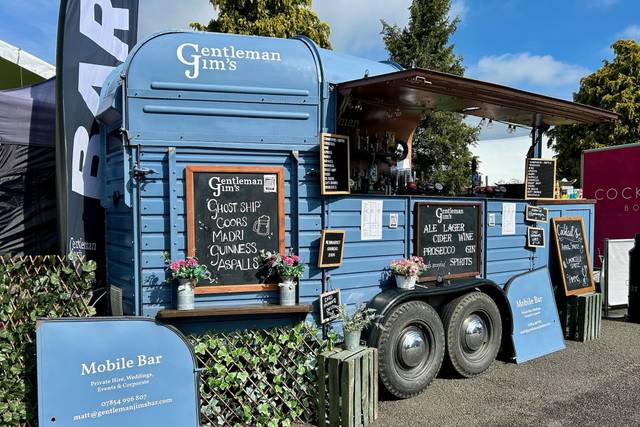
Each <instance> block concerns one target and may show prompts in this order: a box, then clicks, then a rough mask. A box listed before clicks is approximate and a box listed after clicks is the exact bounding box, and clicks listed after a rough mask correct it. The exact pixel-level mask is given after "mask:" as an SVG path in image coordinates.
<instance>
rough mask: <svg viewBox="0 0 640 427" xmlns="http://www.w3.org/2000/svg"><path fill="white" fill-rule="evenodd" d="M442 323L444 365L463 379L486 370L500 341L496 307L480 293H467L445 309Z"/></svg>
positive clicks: (498, 312)
mask: <svg viewBox="0 0 640 427" xmlns="http://www.w3.org/2000/svg"><path fill="white" fill-rule="evenodd" d="M442 321H443V323H444V328H445V331H446V333H447V359H446V362H447V365H449V366H450V367H452V368H453V369H454V370H455V371H456V372H457V373H459V374H460V375H462V376H463V377H466V378H469V377H473V376H476V375H478V374H481V373H482V372H484V371H485V370H487V368H488V367H489V366H490V365H491V363H493V361H494V360H495V358H496V355H497V354H498V350H499V349H500V343H501V341H502V319H501V317H500V310H498V307H497V306H496V303H495V302H494V301H493V300H492V299H491V298H490V297H489V296H488V295H486V294H483V293H482V292H471V293H469V294H465V295H462V296H461V297H459V298H456V299H455V300H453V301H451V302H450V303H448V304H447V305H445V306H444V309H443V311H442Z"/></svg>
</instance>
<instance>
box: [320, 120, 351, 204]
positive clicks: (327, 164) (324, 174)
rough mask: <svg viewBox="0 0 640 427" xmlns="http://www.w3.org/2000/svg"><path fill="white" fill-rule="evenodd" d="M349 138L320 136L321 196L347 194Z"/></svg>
mask: <svg viewBox="0 0 640 427" xmlns="http://www.w3.org/2000/svg"><path fill="white" fill-rule="evenodd" d="M349 162H350V160H349V137H348V136H344V135H336V134H332V133H323V134H320V186H321V189H322V194H349V193H350V192H351V186H350V185H349V180H350V179H351V173H350V169H349V165H350V163H349Z"/></svg>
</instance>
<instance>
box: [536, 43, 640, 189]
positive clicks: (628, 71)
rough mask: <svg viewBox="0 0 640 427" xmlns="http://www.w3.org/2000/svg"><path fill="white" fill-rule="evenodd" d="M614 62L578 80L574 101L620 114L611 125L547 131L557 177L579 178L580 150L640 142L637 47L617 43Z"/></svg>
mask: <svg viewBox="0 0 640 427" xmlns="http://www.w3.org/2000/svg"><path fill="white" fill-rule="evenodd" d="M612 48H613V51H614V53H615V57H614V59H613V61H611V62H609V61H604V63H603V65H602V67H601V68H600V69H599V70H598V71H596V72H595V73H593V74H591V75H589V76H587V77H585V78H583V79H582V80H581V81H580V89H579V90H578V92H577V93H575V94H574V96H573V99H574V101H575V102H580V103H582V104H587V105H592V106H594V107H599V108H604V109H607V110H611V111H614V112H616V113H619V114H620V119H619V120H618V121H616V122H613V123H606V124H591V125H568V126H559V127H556V128H554V129H552V130H551V131H550V132H549V136H550V139H549V143H548V144H549V146H550V147H552V148H553V149H554V150H555V151H556V152H557V153H558V175H559V176H560V177H562V178H568V179H580V157H581V152H582V151H583V150H588V149H591V148H600V147H607V146H612V145H620V144H629V143H634V142H640V44H638V43H637V42H635V41H633V40H618V41H617V42H615V43H614V44H613V45H612Z"/></svg>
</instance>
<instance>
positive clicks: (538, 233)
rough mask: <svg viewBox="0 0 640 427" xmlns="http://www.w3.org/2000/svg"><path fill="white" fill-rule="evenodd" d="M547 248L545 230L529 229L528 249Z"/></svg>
mask: <svg viewBox="0 0 640 427" xmlns="http://www.w3.org/2000/svg"><path fill="white" fill-rule="evenodd" d="M545 246H546V242H545V237H544V228H539V227H527V247H528V248H544V247H545Z"/></svg>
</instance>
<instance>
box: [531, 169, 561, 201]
mask: <svg viewBox="0 0 640 427" xmlns="http://www.w3.org/2000/svg"><path fill="white" fill-rule="evenodd" d="M524 174H525V176H524V191H525V196H524V197H525V199H540V200H549V199H553V198H554V193H555V185H556V161H555V160H553V159H527V161H526V164H525V171H524Z"/></svg>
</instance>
